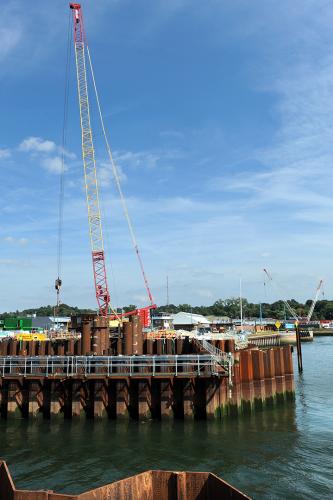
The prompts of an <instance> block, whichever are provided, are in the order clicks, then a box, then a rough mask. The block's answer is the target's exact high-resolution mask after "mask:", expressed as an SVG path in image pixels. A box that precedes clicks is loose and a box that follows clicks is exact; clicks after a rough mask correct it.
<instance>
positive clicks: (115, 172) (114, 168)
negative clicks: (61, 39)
mask: <svg viewBox="0 0 333 500" xmlns="http://www.w3.org/2000/svg"><path fill="white" fill-rule="evenodd" d="M87 54H88V61H89V66H90V72H91V77H92V82H93V87H94V91H95V96H96V102H97V108H98V114H99V118H100V122H101V127H102V132H103V136H104V140H105V145H106V149H107V153H108V156H109V160H110V164H111V168H112V173H113V177H114V180H115V183H116V186H117V190H118V193H119V197H120V201H121V204H122V207H123V211H124V214H125V218H126V221H127V225H128V229H129V232H130V236H131V240H132V244H133V247H134V251H135V253H136V256H137V259H138V261H139V266H140V270H141V273H142V277H143V280H144V284H145V287H146V290H147V294H148V297H149V300H150V304H151V305H154V300H153V296H152V293H151V290H150V286H149V282H148V278H147V275H146V272H145V269H144V265H143V260H142V257H141V253H140V250H139V246H138V243H137V240H136V237H135V233H134V228H133V224H132V221H131V218H130V215H129V211H128V208H127V203H126V199H125V197H124V194H123V190H122V187H121V183H120V176H119V172H118V168H117V165H116V163H115V161H114V159H113V155H112V151H111V147H110V143H109V140H108V132H107V130H106V127H105V124H104V118H103V113H102V109H101V104H100V99H99V94H98V90H97V86H96V80H95V73H94V69H93V65H92V60H91V56H90V50H89V46H88V45H87Z"/></svg>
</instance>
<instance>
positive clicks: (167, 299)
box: [166, 275, 169, 306]
mask: <svg viewBox="0 0 333 500" xmlns="http://www.w3.org/2000/svg"><path fill="white" fill-rule="evenodd" d="M166 293H167V296H166V302H167V306H168V305H169V276H168V275H167V277H166Z"/></svg>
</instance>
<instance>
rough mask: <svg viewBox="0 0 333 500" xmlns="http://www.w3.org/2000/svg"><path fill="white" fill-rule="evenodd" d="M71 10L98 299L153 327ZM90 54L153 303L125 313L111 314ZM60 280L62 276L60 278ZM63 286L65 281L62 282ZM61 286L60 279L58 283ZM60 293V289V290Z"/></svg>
mask: <svg viewBox="0 0 333 500" xmlns="http://www.w3.org/2000/svg"><path fill="white" fill-rule="evenodd" d="M70 9H72V11H73V24H74V49H75V61H76V76H77V88H78V98H79V108H80V121H81V138H82V158H83V167H84V180H85V192H86V200H87V208H88V222H89V233H90V245H91V254H92V264H93V274H94V284H95V293H96V299H97V303H98V308H99V314H100V315H101V316H109V317H110V318H119V316H128V315H131V314H136V315H139V316H140V318H141V320H142V322H143V325H144V326H149V323H150V309H154V308H155V307H156V305H155V304H154V302H153V298H152V294H151V291H150V288H149V284H148V280H147V276H146V274H145V270H144V267H143V262H142V258H141V255H140V252H139V248H138V245H137V242H136V239H135V235H134V231H133V226H132V224H131V221H130V218H129V214H128V210H127V206H126V202H125V198H124V196H123V193H122V190H121V186H120V181H119V175H118V173H117V168H116V165H115V164H114V161H113V158H112V154H111V149H110V146H109V142H108V139H107V134H106V129H105V125H104V120H103V115H102V111H101V106H100V101H99V96H98V92H97V87H96V82H95V77H94V73H93V68H92V63H91V57H90V52H89V47H88V45H87V41H86V34H85V30H84V23H83V15H82V7H81V4H79V3H70ZM86 53H87V55H88V64H89V66H90V70H91V75H92V81H93V86H94V90H95V96H96V100H97V106H98V111H99V116H100V121H101V126H102V131H103V135H104V139H105V142H106V148H107V152H108V155H109V159H110V163H111V166H112V170H113V174H114V177H115V181H116V185H117V188H118V192H119V195H120V198H121V202H122V205H123V209H124V212H125V217H126V219H127V222H128V226H129V230H130V235H131V238H132V242H133V245H134V250H135V253H136V255H137V258H138V261H139V265H140V269H141V272H142V275H143V279H144V283H145V286H146V290H147V293H148V297H149V300H150V305H149V306H147V307H144V308H141V309H135V310H133V311H130V312H128V313H125V314H123V315H117V314H113V315H112V314H111V315H110V305H111V302H110V293H109V288H108V282H107V273H106V264H105V253H104V243H103V231H102V221H101V211H100V202H99V190H98V180H97V170H96V158H95V149H94V142H93V135H92V128H91V119H90V105H89V95H88V83H87V60H86ZM58 279H59V278H58ZM60 286H61V283H60ZM56 288H57V282H56ZM57 292H58V290H57Z"/></svg>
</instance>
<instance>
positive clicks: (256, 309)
mask: <svg viewBox="0 0 333 500" xmlns="http://www.w3.org/2000/svg"><path fill="white" fill-rule="evenodd" d="M311 303H312V300H307V301H306V302H305V303H304V304H302V303H300V302H297V301H296V300H294V299H292V300H289V304H290V305H291V306H292V307H293V309H294V310H295V311H296V313H297V315H298V316H300V317H302V316H306V315H307V314H308V311H309V309H310V307H311ZM133 309H136V306H135V305H133V304H131V305H129V306H126V307H124V311H131V310H133ZM239 310H240V307H239V298H231V299H225V300H222V299H219V300H217V301H216V302H214V304H212V305H211V306H191V305H190V304H179V305H178V306H176V305H174V304H169V305H165V306H160V307H158V308H157V309H156V312H169V313H177V312H179V311H184V312H192V313H193V314H203V315H204V316H227V317H229V318H233V319H234V318H239ZM261 310H262V317H263V318H277V319H282V320H283V319H285V318H288V317H289V316H290V315H289V314H288V311H286V310H285V305H284V303H283V301H282V300H278V301H276V302H273V303H272V304H269V303H262V304H261ZM94 312H96V310H94V309H80V308H78V307H72V306H69V305H67V304H61V305H60V307H59V310H58V315H59V316H71V315H75V314H85V313H94ZM32 314H36V315H37V316H53V314H54V306H50V305H49V306H43V307H39V308H36V309H25V310H23V311H12V312H8V313H7V312H6V313H2V314H0V318H2V319H3V318H5V317H12V316H27V315H32ZM243 315H244V317H247V318H259V317H260V305H259V304H255V303H252V302H248V301H247V300H246V299H243ZM312 319H333V300H319V301H318V302H317V304H316V307H315V310H314V313H313V316H312Z"/></svg>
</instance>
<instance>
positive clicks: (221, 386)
mask: <svg viewBox="0 0 333 500" xmlns="http://www.w3.org/2000/svg"><path fill="white" fill-rule="evenodd" d="M168 340H169V339H168ZM168 340H167V342H168ZM178 340H179V339H178ZM15 342H16V341H11V342H8V343H6V344H7V345H6V348H5V349H7V350H9V351H10V353H8V354H9V355H14V356H15V355H20V354H21V355H22V350H23V352H25V351H26V350H27V352H28V353H29V355H30V356H34V355H41V351H44V350H45V352H43V355H45V354H46V355H47V354H49V353H48V352H46V350H47V349H46V345H45V344H48V345H52V343H51V342H39V343H38V342H37V343H33V342H29V343H28V344H29V345H28V346H27V347H24V349H22V346H18V345H17V344H19V343H17V344H16V343H15ZM66 342H69V343H70V344H68V346H69V347H70V349H72V348H73V346H74V350H75V342H74V340H73V339H71V340H69V341H66ZM223 342H224V341H215V342H214V344H215V345H216V347H219V348H221V349H222V350H224V351H227V352H232V351H234V345H233V343H232V342H231V341H228V342H229V344H228V345H225V343H224V344H223ZM76 343H77V344H78V342H76ZM1 344H3V342H1V343H0V348H1V353H0V354H1V355H8V354H7V352H6V353H4V352H3V349H4V346H3V345H2V346H1ZM22 344H23V343H22ZM32 344H35V345H34V347H33V346H32ZM79 344H80V343H79ZM79 344H78V345H79ZM169 344H170V342H169ZM61 345H62V348H61V353H62V354H67V353H68V352H69V351H68V350H67V351H66V347H68V346H65V345H63V343H62V344H61ZM142 345H143V347H142V350H144V351H147V352H146V353H147V354H156V355H158V354H162V352H158V351H162V350H163V349H167V350H174V349H175V350H176V354H177V353H179V354H184V353H185V354H186V353H189V352H186V351H191V350H192V351H194V352H195V345H194V344H192V343H191V342H189V341H183V340H182V339H181V342H175V343H174V345H171V344H170V345H169V347H165V342H163V343H162V342H161V341H147V339H146V340H145V342H142ZM55 346H56V350H57V349H58V347H59V344H57V343H55ZM226 348H228V349H226ZM20 350H21V353H19V351H20ZM148 351H149V352H148ZM151 351H152V352H151ZM179 351H181V352H179ZM184 351H185V352H184ZM55 354H56V353H55ZM57 354H59V352H57ZM73 354H74V353H73ZM234 360H235V362H234V365H233V368H232V373H231V376H230V377H228V376H227V375H226V376H199V377H186V376H174V375H170V376H166V375H163V376H155V377H152V376H147V377H146V376H144V375H142V374H141V375H140V376H131V377H126V376H115V377H106V376H94V375H93V374H92V375H90V376H89V377H84V376H81V377H80V376H70V377H65V378H64V377H59V378H57V377H56V376H53V377H44V376H41V377H38V376H29V375H27V376H26V377H22V376H15V375H4V376H3V377H0V417H1V418H4V419H6V418H8V419H9V418H22V417H23V418H44V419H51V420H52V419H54V418H68V419H75V418H94V419H99V418H109V419H122V418H133V419H136V420H137V419H140V420H141V419H150V418H155V419H162V420H163V419H173V418H176V419H205V418H216V419H221V420H223V419H224V418H226V417H227V416H237V415H241V414H243V413H251V412H254V411H257V410H261V409H264V408H265V407H266V406H271V405H275V404H277V403H280V402H284V401H286V400H288V399H293V397H294V377H293V364H292V353H291V349H290V347H289V346H284V347H274V348H271V349H266V350H261V349H258V348H250V349H244V350H241V351H238V352H234Z"/></svg>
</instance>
